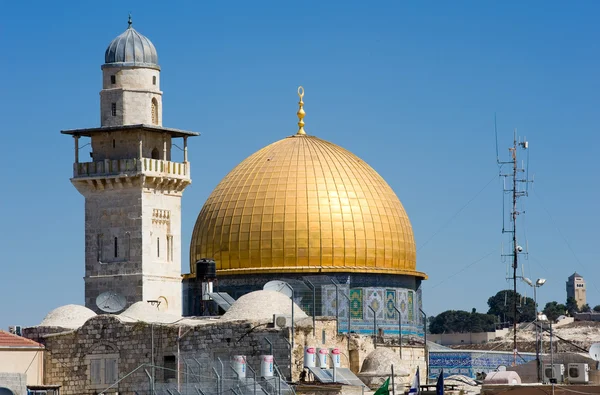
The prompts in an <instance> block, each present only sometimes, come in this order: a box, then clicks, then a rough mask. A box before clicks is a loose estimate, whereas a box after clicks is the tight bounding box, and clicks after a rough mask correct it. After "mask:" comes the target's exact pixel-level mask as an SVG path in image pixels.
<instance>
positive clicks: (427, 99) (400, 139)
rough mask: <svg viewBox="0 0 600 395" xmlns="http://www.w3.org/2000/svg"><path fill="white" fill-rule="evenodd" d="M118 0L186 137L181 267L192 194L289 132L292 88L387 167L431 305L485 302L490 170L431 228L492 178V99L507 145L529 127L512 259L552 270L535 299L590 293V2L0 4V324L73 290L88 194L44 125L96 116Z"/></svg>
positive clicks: (494, 266) (493, 196)
mask: <svg viewBox="0 0 600 395" xmlns="http://www.w3.org/2000/svg"><path fill="white" fill-rule="evenodd" d="M129 12H132V14H133V21H134V27H135V28H136V29H137V30H138V31H139V32H141V33H142V34H144V35H146V36H148V37H149V38H150V39H151V40H152V41H153V42H154V44H155V45H156V48H157V50H158V53H159V63H160V65H161V67H162V78H161V84H162V89H163V91H164V125H165V126H170V127H175V128H181V129H187V130H193V131H198V132H201V133H202V136H201V137H198V138H195V139H193V141H191V144H190V160H191V162H192V169H193V170H192V174H193V184H192V186H191V187H189V188H188V189H187V190H186V192H185V194H184V198H183V235H184V237H183V241H182V244H183V246H182V247H183V250H184V254H183V257H182V258H183V269H184V272H187V271H188V268H187V258H188V256H187V255H188V253H187V250H188V246H189V240H190V237H191V232H192V229H193V226H194V223H195V220H196V216H197V214H198V212H199V211H200V209H201V207H202V204H203V203H204V201H205V199H206V197H207V196H208V194H209V193H210V192H211V190H212V189H213V188H214V187H215V186H216V184H217V183H218V182H219V180H220V179H221V178H222V177H223V176H224V175H225V174H226V173H227V172H228V171H229V170H231V169H232V168H233V167H234V166H235V165H236V164H237V163H238V162H240V161H241V160H243V159H244V158H245V157H246V156H248V155H250V154H251V153H253V152H254V151H256V150H257V149H259V148H261V147H263V146H265V145H267V144H269V143H271V142H273V141H276V140H279V139H281V138H283V137H285V136H287V135H289V134H293V133H294V132H295V131H296V122H297V120H296V115H295V113H296V108H297V107H296V106H297V105H296V103H297V96H296V88H297V86H298V85H303V86H304V87H305V89H306V95H305V97H304V101H305V103H306V106H305V109H306V113H307V115H306V118H305V121H306V130H307V131H308V133H310V134H314V135H317V136H318V137H321V138H323V139H326V140H329V141H332V142H335V143H336V144H339V145H341V146H343V147H345V148H347V149H349V150H350V151H352V152H354V153H355V154H357V155H358V156H360V157H361V158H363V159H364V160H365V161H367V162H368V163H369V164H370V165H371V166H372V167H374V168H375V169H376V170H377V171H378V172H379V173H380V174H381V175H382V176H383V177H384V178H385V179H386V180H387V181H388V183H389V184H390V185H391V186H392V188H393V189H394V190H395V191H396V193H397V194H398V196H399V197H400V200H401V201H402V202H403V204H404V206H405V208H406V210H407V212H408V214H409V217H410V219H411V221H412V224H413V227H414V232H415V237H416V241H417V245H418V246H423V244H424V243H425V242H427V241H428V240H429V239H430V238H431V236H432V235H435V237H433V238H432V239H430V241H429V242H427V244H425V245H424V246H423V247H422V248H420V249H419V251H418V256H417V259H418V268H419V269H420V270H422V271H425V272H427V273H428V274H429V280H428V281H426V282H425V283H424V285H423V287H424V299H425V301H424V307H425V310H426V311H427V312H428V313H429V314H437V313H439V312H441V311H443V310H446V309H465V310H470V309H471V308H473V307H474V308H477V310H478V311H486V310H487V305H486V301H487V298H488V297H489V296H491V295H493V294H495V293H496V292H497V291H499V290H502V289H504V288H505V287H506V286H507V282H506V280H505V275H506V264H505V263H502V261H501V259H500V245H501V242H502V240H503V237H502V235H501V226H502V216H501V210H502V192H501V190H502V183H501V181H500V180H498V179H495V180H493V181H492V182H491V183H490V184H489V185H488V186H487V188H485V189H484V190H483V192H481V193H480V194H479V195H477V197H476V198H475V199H474V200H473V201H472V202H471V203H470V204H468V206H467V207H466V208H465V209H464V210H463V211H462V212H460V214H459V215H457V216H456V217H455V218H454V219H453V220H452V221H451V222H450V223H449V224H448V225H447V226H446V227H443V226H444V224H447V223H448V221H449V220H450V219H451V218H452V217H453V215H454V214H455V213H456V212H457V211H458V210H459V209H460V208H461V207H463V206H464V205H465V204H467V203H468V202H469V201H470V200H471V199H472V198H473V197H474V196H475V195H476V194H477V192H478V191H480V190H481V189H482V188H483V187H484V186H485V185H486V184H487V183H488V182H489V181H490V180H492V178H493V177H494V175H495V174H497V172H498V168H497V166H496V163H495V161H496V151H495V143H494V133H493V131H494V122H493V120H494V113H497V114H498V130H499V136H500V152H501V155H502V156H503V157H504V158H507V155H508V151H507V149H506V148H507V147H508V145H509V143H510V142H511V138H512V130H513V128H518V130H519V134H521V135H525V136H527V138H528V140H529V141H530V147H531V150H530V160H531V163H530V174H535V184H534V187H533V188H534V190H535V191H536V193H532V194H531V196H530V197H529V198H527V199H526V201H525V204H526V209H527V214H526V223H525V225H526V228H523V229H526V235H527V238H528V242H529V243H528V244H529V249H530V259H529V260H528V261H523V263H524V264H525V266H524V268H525V269H524V270H525V274H526V275H527V276H530V277H532V278H537V277H545V278H547V279H548V282H547V284H546V285H545V286H544V287H543V288H542V289H540V292H539V295H538V296H539V302H540V304H542V305H543V304H544V303H545V302H547V301H549V300H559V301H563V300H564V299H565V298H566V296H565V281H566V278H567V276H569V275H570V274H572V273H573V272H574V271H577V272H579V273H580V274H582V275H583V276H584V277H585V278H586V279H587V281H588V284H589V286H588V289H589V291H588V300H589V303H590V304H591V305H592V306H593V305H595V304H600V291H598V289H599V288H600V284H598V280H597V279H598V278H600V265H598V263H599V260H600V253H599V252H598V251H599V250H598V222H599V219H600V209H599V204H598V202H600V191H599V188H598V184H599V177H598V174H599V173H600V165H599V161H598V160H597V157H598V153H599V145H600V137H599V121H598V112H599V110H598V109H599V108H600V100H599V99H600V96H599V93H598V92H600V79H599V78H598V76H599V74H598V70H600V45H599V42H600V41H599V39H598V38H599V37H600V24H599V23H598V14H599V12H600V4H599V3H597V2H594V1H588V2H585V1H579V2H573V3H565V2H558V1H547V0H546V1H528V2H522V1H496V2H492V1H487V2H481V1H473V2H467V1H458V2H418V4H417V5H415V4H414V3H413V4H409V3H408V2H398V1H388V2H366V1H344V2H334V1H303V2H281V1H273V2H260V1H259V2H242V1H240V2H191V1H190V2H164V1H161V2H158V1H156V2H153V1H147V0H146V1H127V2H124V1H114V2H110V1H103V2H88V1H78V2H75V1H73V2H58V3H57V2H47V1H44V2H42V1H28V2H7V3H6V4H4V7H3V15H2V19H3V21H2V23H1V24H0V29H1V31H0V53H1V54H2V62H1V66H0V67H1V75H2V84H1V92H2V94H1V95H0V108H1V109H2V111H1V113H2V141H3V149H2V154H1V155H0V167H1V168H2V169H3V171H2V174H3V179H2V182H1V184H0V185H1V187H0V188H1V193H0V203H1V206H0V207H2V221H1V225H2V226H0V249H1V251H2V254H1V256H2V260H1V263H0V265H1V274H0V297H1V300H2V303H1V304H0V328H2V329H6V327H7V326H8V325H11V324H22V325H33V324H36V323H38V322H39V321H40V320H41V319H42V318H43V317H44V315H45V314H46V313H47V312H48V311H49V310H51V309H53V308H55V307H57V306H60V305H64V304H68V303H77V304H81V303H83V279H82V277H83V275H84V244H83V241H84V218H83V204H84V200H83V197H82V196H80V195H79V193H78V192H77V191H76V190H75V189H74V188H73V186H72V185H71V184H70V182H69V177H70V175H71V174H72V173H71V171H72V170H71V169H72V162H73V142H72V139H70V138H69V137H67V136H63V135H60V134H59V131H60V130H62V129H70V128H83V127H94V126H99V95H98V92H99V91H100V89H101V71H100V65H101V64H102V63H103V59H104V50H105V49H106V46H107V45H108V44H109V42H110V41H111V40H112V39H113V38H114V37H115V36H117V35H118V34H120V33H121V32H123V31H124V30H125V28H126V27H127V14H128V13H129ZM548 213H551V215H549V214H548ZM524 233H525V232H520V235H519V236H520V237H521V238H522V239H523V238H524V237H525V234H524ZM565 240H566V241H565ZM482 257H484V258H483V259H481V260H480V261H479V262H477V263H474V264H473V265H472V266H470V267H468V269H465V267H467V266H468V265H469V264H471V263H473V262H475V261H476V260H478V259H480V258H482ZM456 273H459V274H456ZM455 274H456V275H455ZM453 275H454V276H453ZM452 276H453V277H452ZM520 289H521V291H524V290H525V286H520ZM528 295H531V292H530V291H529V290H528Z"/></svg>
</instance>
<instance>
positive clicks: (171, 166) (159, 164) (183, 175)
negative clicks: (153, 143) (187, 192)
mask: <svg viewBox="0 0 600 395" xmlns="http://www.w3.org/2000/svg"><path fill="white" fill-rule="evenodd" d="M138 174H144V175H146V176H150V177H169V178H179V179H185V180H189V179H190V163H189V162H184V163H180V162H171V161H167V160H160V159H150V158H142V159H118V160H110V159H105V160H103V161H98V162H80V163H74V164H73V178H81V177H106V176H118V175H127V176H132V175H138Z"/></svg>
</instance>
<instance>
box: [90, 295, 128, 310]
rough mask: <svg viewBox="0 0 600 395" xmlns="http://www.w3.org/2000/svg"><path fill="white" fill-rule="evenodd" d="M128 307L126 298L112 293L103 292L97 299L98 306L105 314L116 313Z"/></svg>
mask: <svg viewBox="0 0 600 395" xmlns="http://www.w3.org/2000/svg"><path fill="white" fill-rule="evenodd" d="M126 305H127V300H125V297H124V296H123V295H120V294H118V293H116V292H112V291H106V292H103V293H101V294H100V295H98V297H97V298H96V306H98V308H99V309H100V310H102V311H104V312H105V313H116V312H118V311H121V310H123V309H124V308H125V306H126Z"/></svg>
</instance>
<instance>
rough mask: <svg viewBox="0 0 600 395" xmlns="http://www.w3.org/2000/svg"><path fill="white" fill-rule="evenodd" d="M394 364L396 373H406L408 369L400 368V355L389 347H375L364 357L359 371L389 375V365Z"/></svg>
mask: <svg viewBox="0 0 600 395" xmlns="http://www.w3.org/2000/svg"><path fill="white" fill-rule="evenodd" d="M392 365H394V368H395V369H396V374H398V375H407V374H408V371H406V369H402V368H401V366H402V361H401V359H400V356H399V355H398V354H397V353H396V352H395V351H393V350H390V349H389V348H381V347H380V348H376V349H374V350H373V351H371V352H370V353H369V355H367V356H366V357H365V360H364V361H363V364H362V367H361V369H360V372H361V373H371V374H377V375H389V374H390V372H391V366H392ZM398 369H400V370H398Z"/></svg>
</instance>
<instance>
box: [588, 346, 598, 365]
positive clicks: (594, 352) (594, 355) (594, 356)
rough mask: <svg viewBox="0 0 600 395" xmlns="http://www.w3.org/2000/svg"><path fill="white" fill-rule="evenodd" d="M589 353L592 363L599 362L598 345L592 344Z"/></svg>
mask: <svg viewBox="0 0 600 395" xmlns="http://www.w3.org/2000/svg"><path fill="white" fill-rule="evenodd" d="M589 352H590V357H592V359H593V360H594V361H600V343H594V344H592V345H591V347H590V351H589Z"/></svg>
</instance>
